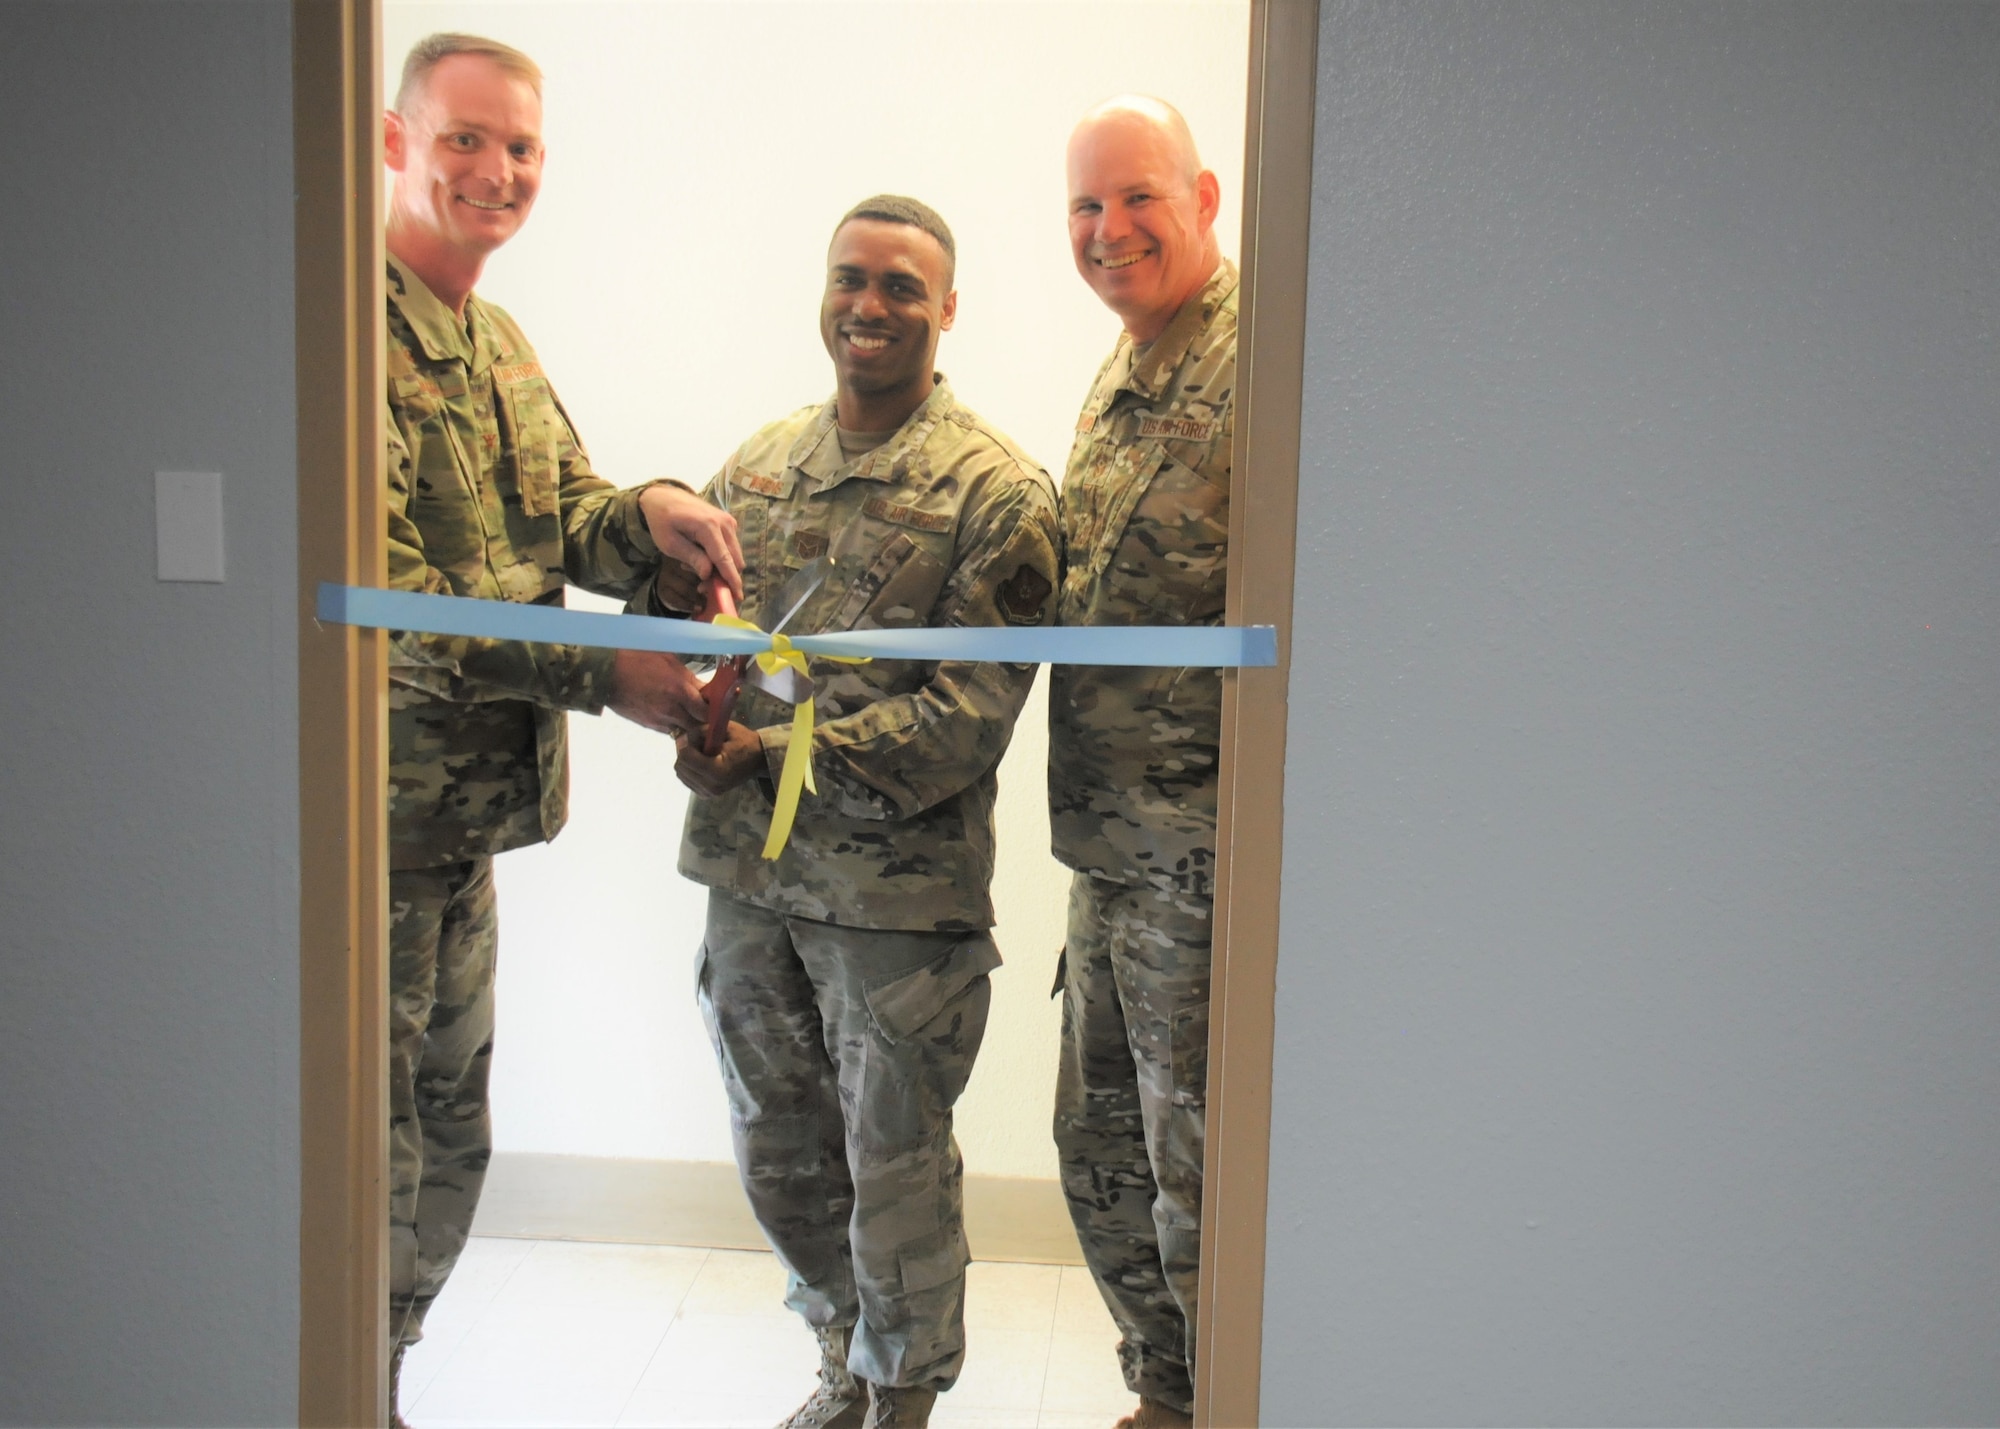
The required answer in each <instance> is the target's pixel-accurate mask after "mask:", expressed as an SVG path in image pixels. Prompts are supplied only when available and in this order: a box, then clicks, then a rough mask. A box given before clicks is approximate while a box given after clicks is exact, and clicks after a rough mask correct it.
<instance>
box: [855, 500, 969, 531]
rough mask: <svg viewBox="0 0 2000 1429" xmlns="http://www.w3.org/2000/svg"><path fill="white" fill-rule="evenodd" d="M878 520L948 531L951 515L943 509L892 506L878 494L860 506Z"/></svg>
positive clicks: (919, 528) (950, 526) (926, 529)
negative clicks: (928, 509) (930, 509)
mask: <svg viewBox="0 0 2000 1429" xmlns="http://www.w3.org/2000/svg"><path fill="white" fill-rule="evenodd" d="M861 509H862V510H864V511H866V512H867V513H868V514H869V515H870V516H873V517H874V518H875V519H876V520H878V521H893V522H895V524H896V525H898V526H914V527H916V528H917V529H918V530H919V531H949V530H950V529H951V528H952V517H951V516H950V515H949V514H948V513H946V512H943V511H919V510H918V509H917V508H916V507H914V506H893V505H891V504H890V503H889V502H888V501H886V500H884V499H883V498H882V497H880V496H876V497H872V498H870V500H869V502H868V504H867V505H866V506H864V507H862V508H861Z"/></svg>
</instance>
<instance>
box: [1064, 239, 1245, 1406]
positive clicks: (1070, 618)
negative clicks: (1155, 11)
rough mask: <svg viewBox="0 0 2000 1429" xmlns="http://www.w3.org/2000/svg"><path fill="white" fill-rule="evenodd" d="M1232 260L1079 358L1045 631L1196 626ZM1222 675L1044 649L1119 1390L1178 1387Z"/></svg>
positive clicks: (1083, 1148)
mask: <svg viewBox="0 0 2000 1429" xmlns="http://www.w3.org/2000/svg"><path fill="white" fill-rule="evenodd" d="M1235 386H1236V268H1235V266H1234V265H1233V264H1231V263H1230V262H1228V261H1227V260H1224V261H1223V263H1222V265H1221V266H1220V267H1219V268H1218V269H1217V270H1216V272H1215V274H1214V276H1213V277H1211V278H1210V279H1209V281H1208V283H1207V284H1206V285H1205V286H1204V287H1203V288H1202V290H1201V291H1200V292H1199V293H1197V294H1196V295H1195V296H1194V297H1193V298H1191V299H1189V300H1188V302H1187V304H1186V305H1185V306H1184V307H1183V308H1182V309H1181V310H1180V312H1179V313H1178V314H1176V315H1175V317H1174V319H1173V321H1172V322H1170V323H1169V324H1168V326H1167V328H1166V330H1165V331H1164V332H1163V333H1161V334H1160V336H1159V337H1158V338H1156V339H1155V340H1154V341H1153V342H1152V343H1151V344H1149V345H1148V346H1146V347H1145V348H1143V349H1140V348H1135V347H1134V345H1133V343H1132V340H1131V338H1130V337H1129V336H1121V337H1120V339H1119V342H1118V346H1117V347H1116V348H1115V349H1114V350H1113V351H1112V354H1111V356H1110V358H1109V359H1108V360H1107V361H1106V362H1105V364H1104V366H1103V367H1102V368H1101V369H1100V370H1099V372H1098V375H1097V382H1096V385H1095V386H1094V387H1093V388H1092V391H1091V394H1090V399H1089V401H1087V402H1086V403H1085V404H1084V408H1083V414H1082V416H1081V417H1080V418H1079V419H1078V421H1077V425H1076V431H1077V436H1076V444H1075V446H1074V447H1073V448H1072V450H1071V452H1070V460H1069V469H1068V472H1067V473H1066V475H1065V476H1064V479H1063V491H1062V518H1063V555H1064V572H1063V583H1062V594H1061V601H1060V605H1059V607H1058V616H1057V618H1058V620H1059V622H1060V623H1061V624H1064V625H1215V624H1219V623H1220V622H1221V620H1222V607H1223V594H1224V585H1225V579H1226V575H1227V569H1226V566H1227V556H1228V538H1229V447H1230V440H1231V436H1232V433H1233V429H1234V408H1233V403H1232V399H1233V397H1234V395H1235ZM1221 718H1222V680H1221V676H1220V675H1219V674H1218V672H1216V671H1214V670H1202V669H1146V668H1138V667H1098V666H1076V665H1071V666H1056V667H1054V668H1053V669H1052V670H1051V672H1050V685H1049V814H1050V824H1051V829H1052V833H1053V841H1054V848H1055V854H1056V857H1057V858H1059V859H1061V860H1062V861H1063V862H1064V863H1065V864H1067V865H1068V866H1069V867H1070V868H1072V869H1074V870H1075V878H1074V880H1073V883H1072V886H1071V891H1070V909H1069V933H1068V940H1067V944H1066V946H1065V948H1064V955H1063V959H1062V972H1061V974H1060V978H1061V981H1060V984H1059V985H1060V987H1061V990H1062V993H1063V1016H1062V1054H1061V1055H1062V1060H1061V1062H1060V1065H1059V1070H1058V1075H1057V1082H1056V1113H1055V1137H1056V1148H1057V1153H1058V1156H1059V1159H1060V1161H1061V1166H1062V1178H1063V1189H1064V1192H1065V1194H1066V1195H1067V1196H1068V1199H1069V1204H1070V1216H1071V1218H1072V1219H1073V1220H1074V1221H1075V1223H1076V1230H1077V1236H1078V1239H1079V1240H1081V1241H1082V1243H1083V1252H1084V1258H1085V1260H1087V1261H1088V1262H1089V1264H1090V1268H1091V1274H1092V1275H1093V1276H1094V1277H1095V1278H1096V1281H1097V1285H1098V1289H1099V1290H1100V1291H1101V1292H1102V1293H1103V1295H1104V1299H1105V1303H1106V1304H1107V1305H1108V1306H1109V1307H1110V1309H1111V1314H1112V1318H1113V1319H1115V1320H1116V1321H1117V1322H1118V1327H1119V1330H1120V1332H1121V1334H1122V1340H1121V1342H1120V1344H1119V1349H1118V1354H1119V1360H1120V1362H1121V1364H1122V1365H1123V1366H1124V1370H1125V1380H1126V1383H1127V1384H1128V1385H1130V1386H1131V1388H1132V1389H1133V1390H1134V1391H1135V1392H1137V1393H1140V1394H1143V1395H1145V1396H1147V1397H1148V1398H1152V1399H1157V1400H1161V1401H1163V1402H1164V1403H1167V1404H1170V1405H1172V1406H1174V1407H1175V1408H1177V1409H1182V1410H1186V1409H1188V1408H1189V1407H1190V1405H1191V1403H1192V1400H1193V1364H1194V1326H1195V1286H1196V1279H1197V1276H1198V1273H1199V1267H1200V1259H1201V1170H1202V1144H1203V1131H1204V1121H1205V1115H1206V1102H1207V1085H1208V1075H1207V1066H1208V968H1209V942H1210V927H1211V897H1212V892H1213V890H1212V886H1211V883H1210V879H1211V875H1212V873H1213V869H1214V864H1215V800H1216V758H1217V749H1218V746H1219V744H1220V739H1221Z"/></svg>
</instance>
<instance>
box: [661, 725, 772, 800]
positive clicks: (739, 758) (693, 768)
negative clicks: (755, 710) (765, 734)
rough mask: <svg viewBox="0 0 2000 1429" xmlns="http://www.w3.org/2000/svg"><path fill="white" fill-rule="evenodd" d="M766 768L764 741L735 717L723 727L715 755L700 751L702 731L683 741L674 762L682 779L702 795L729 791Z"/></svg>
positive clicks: (710, 795)
mask: <svg viewBox="0 0 2000 1429" xmlns="http://www.w3.org/2000/svg"><path fill="white" fill-rule="evenodd" d="M763 768H764V741H763V740H761V739H759V738H758V737H757V731H756V730H754V729H752V728H750V726H749V725H747V724H738V723H736V722H735V721H734V720H731V721H730V722H729V727H728V728H727V729H726V730H724V731H723V736H722V748H721V749H720V750H718V751H717V752H716V755H715V757H714V758H713V759H711V758H709V756H707V755H706V754H703V753H702V752H701V735H700V733H696V734H694V735H692V736H691V737H689V738H687V739H684V740H682V741H681V757H680V758H679V759H678V760H676V761H675V762H674V773H675V774H677V775H679V776H680V781H681V783H683V784H685V785H687V786H688V788H690V789H692V790H694V792H695V793H696V794H697V795H698V796H699V797H701V798H703V799H713V798H714V797H715V796H716V795H718V794H727V793H728V792H729V791H730V790H731V789H734V788H735V787H736V786H737V785H738V784H743V783H747V782H748V781H749V780H751V779H752V778H754V777H756V775H757V774H758V773H759V772H761V771H762V770H763Z"/></svg>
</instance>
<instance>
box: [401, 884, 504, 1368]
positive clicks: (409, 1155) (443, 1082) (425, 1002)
mask: <svg viewBox="0 0 2000 1429" xmlns="http://www.w3.org/2000/svg"><path fill="white" fill-rule="evenodd" d="M499 934H500V925H499V921H498V918H497V916H496V910H495V908H494V903H493V860H492V859H491V858H477V859H474V860H472V861H471V862H470V863H454V864H446V865H444V866H443V867H441V868H409V869H396V870H394V871H392V872H391V873H390V875H389V1348H390V1350H391V1351H393V1350H395V1348H396V1347H397V1346H399V1345H409V1344H414V1343H415V1342H416V1341H418V1340H420V1339H422V1338H423V1323H424V1315H425V1314H426V1313H427V1312H428V1311H429V1310H430V1307H431V1302H432V1301H433V1300H435V1299H436V1298H437V1295H438V1292H439V1291H440V1290H442V1289H443V1288H444V1282H445V1277H446V1276H448V1275H450V1274H451V1268H452V1266H453V1265H455V1264H457V1263H458V1256H459V1252H460V1251H462V1250H464V1249H465V1238H466V1235H467V1234H468V1233H469V1232H470V1231H471V1229H472V1212H473V1208H474V1207H475V1206H477V1205H478V1203H479V1189H480V1187H481V1186H482V1185H483V1184H484V1183H485V1180H486V1163H487V1160H488V1159H489V1157H490V1156H491V1155H492V1148H493V1132H492V1119H491V1117H490V1116H489V1115H488V1113H487V1102H486V1079H487V1070H488V1068H489V1066H490V1064H491V1061H492V1056H493V969H494V961H495V956H496V953H497V951H498V947H499Z"/></svg>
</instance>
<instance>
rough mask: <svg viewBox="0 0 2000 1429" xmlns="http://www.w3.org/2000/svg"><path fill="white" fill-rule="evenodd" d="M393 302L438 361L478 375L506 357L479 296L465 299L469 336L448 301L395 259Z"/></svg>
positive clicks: (428, 353)
mask: <svg viewBox="0 0 2000 1429" xmlns="http://www.w3.org/2000/svg"><path fill="white" fill-rule="evenodd" d="M389 301H390V302H392V303H394V304H395V305H396V310H397V311H398V312H400V313H402V315H403V321H404V322H406V323H408V324H409V325H410V331H411V332H413V333H415V334H416V338H417V341H418V342H420V343H422V344H423V346H424V354H425V356H427V357H429V358H430V359H431V360H432V361H434V362H446V361H451V360H453V359H456V360H457V361H459V362H463V363H464V364H465V365H466V366H467V367H468V368H470V369H471V370H472V371H473V372H475V373H478V372H483V371H485V370H486V369H487V368H489V367H491V366H492V365H493V364H494V363H495V362H497V361H499V360H500V358H501V357H503V356H504V355H505V354H503V353H502V352H501V351H500V348H501V342H500V338H499V335H498V334H497V333H495V332H494V330H493V321H492V319H491V318H489V317H487V315H486V306H485V304H483V303H481V302H480V301H479V295H478V294H477V293H474V294H472V295H470V296H469V297H467V298H466V300H465V316H466V319H467V325H469V327H470V328H471V336H469V337H468V336H467V335H466V326H462V325H461V324H460V323H459V321H458V315H457V314H456V313H454V312H453V311H452V310H451V309H450V308H448V307H446V306H445V305H444V300H443V299H442V298H440V297H438V296H437V294H435V293H433V292H432V291H431V290H430V289H429V288H427V287H425V286H424V280H423V279H422V278H419V277H418V276H417V275H416V274H415V273H413V272H411V271H410V270H409V269H408V268H407V267H405V266H404V265H403V264H402V263H400V262H398V261H397V260H396V259H395V258H394V257H391V258H390V259H389Z"/></svg>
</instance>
